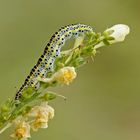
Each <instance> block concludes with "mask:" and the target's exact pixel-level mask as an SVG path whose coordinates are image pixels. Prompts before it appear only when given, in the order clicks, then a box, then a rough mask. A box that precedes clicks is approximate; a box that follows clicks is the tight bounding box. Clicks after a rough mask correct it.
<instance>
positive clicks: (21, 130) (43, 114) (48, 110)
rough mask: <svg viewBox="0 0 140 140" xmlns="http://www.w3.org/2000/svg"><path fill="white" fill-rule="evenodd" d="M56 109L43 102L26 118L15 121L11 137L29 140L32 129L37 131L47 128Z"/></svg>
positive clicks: (22, 117) (21, 117)
mask: <svg viewBox="0 0 140 140" xmlns="http://www.w3.org/2000/svg"><path fill="white" fill-rule="evenodd" d="M53 117H54V109H53V108H52V107H51V106H49V105H48V103H47V102H43V103H42V104H41V105H40V106H34V107H33V108H32V109H31V110H30V112H29V113H28V114H26V115H25V116H19V117H17V118H16V119H15V120H14V121H13V124H14V126H15V129H14V133H13V134H12V135H11V137H13V138H16V139H20V140H27V139H28V138H30V137H31V135H30V129H32V130H33V131H37V130H38V129H39V128H47V127H48V121H49V120H50V119H53Z"/></svg>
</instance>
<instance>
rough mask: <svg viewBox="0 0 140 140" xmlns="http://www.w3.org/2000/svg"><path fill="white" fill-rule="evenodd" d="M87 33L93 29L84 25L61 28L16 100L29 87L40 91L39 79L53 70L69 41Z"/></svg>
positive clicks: (54, 35) (16, 98)
mask: <svg viewBox="0 0 140 140" xmlns="http://www.w3.org/2000/svg"><path fill="white" fill-rule="evenodd" d="M87 32H93V28H92V27H90V26H88V25H84V24H71V25H67V26H64V27H61V28H60V29H59V30H58V31H57V32H55V33H54V34H53V35H52V37H51V39H50V40H49V42H48V44H47V45H46V47H45V49H44V52H43V54H42V55H41V56H40V58H39V59H38V61H37V63H36V65H35V66H34V67H33V68H32V69H31V71H30V74H29V75H28V76H27V78H26V79H25V81H24V83H23V85H22V86H21V87H20V89H19V90H18V92H17V93H16V96H15V100H18V99H19V98H20V97H21V96H22V93H23V91H24V90H25V89H26V88H27V87H34V88H35V89H38V88H39V86H40V83H39V81H38V80H37V78H38V77H45V76H46V74H47V72H48V71H50V70H52V69H53V64H54V62H55V59H56V58H57V57H59V56H60V50H61V47H62V46H64V44H65V42H66V41H67V39H69V38H71V37H72V36H73V37H77V36H79V35H82V34H85V33H87Z"/></svg>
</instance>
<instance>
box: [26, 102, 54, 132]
mask: <svg viewBox="0 0 140 140" xmlns="http://www.w3.org/2000/svg"><path fill="white" fill-rule="evenodd" d="M28 115H29V116H30V117H34V118H35V119H34V120H33V121H32V123H31V128H32V129H33V130H34V131H37V130H38V129H39V128H47V127H48V121H49V119H52V118H53V117H54V109H53V108H52V107H51V106H49V105H48V104H47V102H44V103H42V104H41V105H40V106H35V107H33V108H32V110H31V111H30V113H29V114H28Z"/></svg>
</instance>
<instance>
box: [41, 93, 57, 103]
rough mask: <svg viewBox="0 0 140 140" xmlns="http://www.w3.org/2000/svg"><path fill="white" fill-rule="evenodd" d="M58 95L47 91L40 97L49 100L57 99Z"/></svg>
mask: <svg viewBox="0 0 140 140" xmlns="http://www.w3.org/2000/svg"><path fill="white" fill-rule="evenodd" d="M56 96H57V94H54V93H51V92H47V93H45V94H44V95H43V96H41V97H40V99H42V100H44V101H49V100H53V99H55V98H56Z"/></svg>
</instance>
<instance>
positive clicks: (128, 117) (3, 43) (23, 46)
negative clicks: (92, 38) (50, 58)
mask: <svg viewBox="0 0 140 140" xmlns="http://www.w3.org/2000/svg"><path fill="white" fill-rule="evenodd" d="M139 5H140V2H139V1H138V0H124V1H122V0H86V1H82V0H20V1H19V0H0V64H1V66H0V103H2V102H3V101H4V100H6V99H7V98H8V97H13V96H14V94H15V92H16V90H17V89H15V87H17V88H19V87H20V85H21V84H22V82H23V81H24V79H25V77H26V76H27V74H28V73H29V71H30V69H31V68H32V66H33V65H34V64H35V63H36V61H37V59H38V57H39V56H40V55H41V53H42V52H43V48H44V46H45V44H46V42H47V41H48V40H49V38H50V36H51V35H52V34H53V33H54V32H55V31H57V29H58V28H59V27H61V26H63V25H67V24H71V23H84V24H87V25H91V26H93V27H94V28H95V30H96V31H99V32H102V31H104V30H105V29H106V28H107V27H110V26H112V25H114V24H117V23H124V24H127V25H129V26H130V28H131V34H130V35H129V36H128V37H127V38H126V40H125V41H124V42H123V43H119V44H116V45H112V46H111V47H105V48H102V49H100V54H98V55H97V56H96V58H95V62H94V63H92V62H90V63H89V64H87V65H86V66H84V67H82V68H81V69H79V71H78V77H77V79H76V80H75V81H74V82H73V84H71V85H70V86H68V87H66V86H64V87H57V88H55V89H52V90H55V91H57V92H58V93H61V94H63V95H65V96H66V97H67V98H68V100H67V101H66V102H64V101H63V100H62V99H56V100H54V101H52V102H51V105H52V106H53V107H54V108H55V118H54V119H53V120H52V121H51V122H50V123H49V128H48V129H42V130H40V132H38V133H33V134H32V139H33V140H38V139H41V140H46V139H47V140H50V139H51V140H56V139H57V140H85V139H87V140H139V139H140V85H139V84H140V62H139V61H140V46H139V43H138V41H139V34H140V19H139V14H140V8H139ZM10 133H11V131H6V132H5V133H3V134H2V135H0V140H11V138H10V137H9V134H10Z"/></svg>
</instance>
